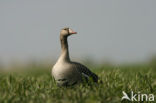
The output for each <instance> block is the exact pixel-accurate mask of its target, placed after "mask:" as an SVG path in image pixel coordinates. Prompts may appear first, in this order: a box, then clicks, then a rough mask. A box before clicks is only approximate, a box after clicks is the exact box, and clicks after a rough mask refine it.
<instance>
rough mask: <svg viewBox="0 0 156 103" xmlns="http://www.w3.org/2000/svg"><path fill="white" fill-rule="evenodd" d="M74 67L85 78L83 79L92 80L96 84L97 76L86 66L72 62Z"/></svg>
mask: <svg viewBox="0 0 156 103" xmlns="http://www.w3.org/2000/svg"><path fill="white" fill-rule="evenodd" d="M73 64H74V67H75V68H76V69H77V70H78V71H79V72H80V73H81V74H82V75H83V76H84V77H85V78H87V79H88V78H92V79H93V81H94V82H98V76H97V75H96V74H95V73H93V72H91V71H90V70H89V69H88V68H87V67H86V66H84V65H82V64H80V63H76V62H73Z"/></svg>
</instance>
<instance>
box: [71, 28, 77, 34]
mask: <svg viewBox="0 0 156 103" xmlns="http://www.w3.org/2000/svg"><path fill="white" fill-rule="evenodd" d="M69 33H70V34H77V32H75V31H73V30H72V29H69Z"/></svg>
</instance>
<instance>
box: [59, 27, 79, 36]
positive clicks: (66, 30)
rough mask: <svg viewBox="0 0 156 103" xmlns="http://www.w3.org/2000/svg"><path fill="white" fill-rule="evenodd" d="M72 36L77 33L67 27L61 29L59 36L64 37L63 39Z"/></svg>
mask: <svg viewBox="0 0 156 103" xmlns="http://www.w3.org/2000/svg"><path fill="white" fill-rule="evenodd" d="M72 34H77V32H75V31H73V30H72V29H70V28H68V27H65V28H63V29H61V32H60V35H61V36H65V37H67V36H70V35H72Z"/></svg>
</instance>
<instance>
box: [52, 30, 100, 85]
mask: <svg viewBox="0 0 156 103" xmlns="http://www.w3.org/2000/svg"><path fill="white" fill-rule="evenodd" d="M73 34H76V32H74V31H73V30H72V29H70V28H63V29H62V30H61V32H60V42H61V55H60V57H59V59H58V61H57V62H56V64H55V65H54V66H53V68H52V76H53V77H54V79H55V81H56V83H57V84H58V85H59V86H68V85H74V84H76V83H80V82H82V81H83V78H85V80H87V81H88V80H89V78H92V80H93V81H94V82H98V76H97V75H96V74H94V73H93V72H91V71H90V70H89V69H88V68H87V67H86V66H84V65H82V64H80V63H77V62H72V61H71V60H70V57H69V51H68V41H67V38H68V36H70V35H73Z"/></svg>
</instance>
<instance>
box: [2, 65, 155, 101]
mask: <svg viewBox="0 0 156 103" xmlns="http://www.w3.org/2000/svg"><path fill="white" fill-rule="evenodd" d="M38 67H40V68H42V69H40V70H37V69H34V68H38ZM38 67H27V68H30V69H34V70H33V71H32V70H31V72H30V71H29V70H28V71H27V72H7V73H4V72H1V73H0V103H120V102H122V103H130V102H129V101H127V100H123V101H121V97H122V96H123V95H122V91H125V92H126V93H128V94H130V92H131V91H133V92H135V93H138V92H141V93H147V94H151V93H153V94H154V95H155V96H156V70H155V69H154V67H150V66H147V65H146V66H145V65H130V66H118V67H114V66H102V65H100V66H95V68H94V69H92V71H94V72H95V73H96V74H98V76H99V77H100V79H101V80H102V81H103V83H99V84H98V85H97V84H92V85H87V84H81V85H76V86H73V87H68V88H59V87H57V86H56V84H55V82H54V80H53V78H52V77H51V70H50V68H49V67H44V66H42V67H41V66H38ZM36 70H37V71H38V72H35V71H36ZM155 99H156V97H155ZM142 103H147V102H142ZM153 103H154V102H153Z"/></svg>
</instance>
